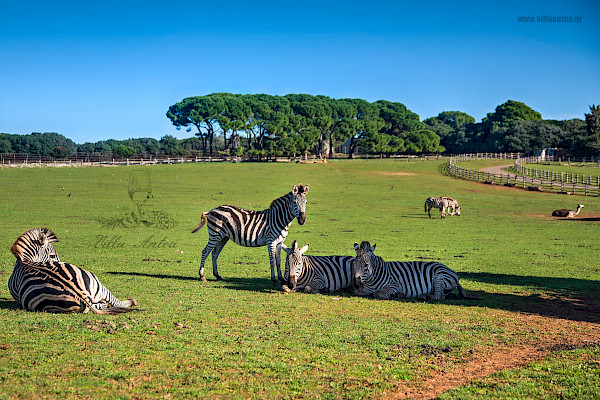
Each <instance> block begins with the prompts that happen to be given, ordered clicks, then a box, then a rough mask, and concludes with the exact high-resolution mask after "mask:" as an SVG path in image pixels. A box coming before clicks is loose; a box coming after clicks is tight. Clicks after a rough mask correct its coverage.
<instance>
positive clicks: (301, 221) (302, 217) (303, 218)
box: [297, 213, 306, 225]
mask: <svg viewBox="0 0 600 400" xmlns="http://www.w3.org/2000/svg"><path fill="white" fill-rule="evenodd" d="M297 219H298V223H299V224H300V225H304V223H305V222H306V214H304V213H300V215H299V216H298V218H297Z"/></svg>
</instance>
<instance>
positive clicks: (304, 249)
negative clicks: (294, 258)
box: [299, 244, 309, 254]
mask: <svg viewBox="0 0 600 400" xmlns="http://www.w3.org/2000/svg"><path fill="white" fill-rule="evenodd" d="M308 246H309V245H308V244H307V245H306V246H304V247H303V248H301V249H300V250H299V252H300V254H304V253H305V252H306V250H308Z"/></svg>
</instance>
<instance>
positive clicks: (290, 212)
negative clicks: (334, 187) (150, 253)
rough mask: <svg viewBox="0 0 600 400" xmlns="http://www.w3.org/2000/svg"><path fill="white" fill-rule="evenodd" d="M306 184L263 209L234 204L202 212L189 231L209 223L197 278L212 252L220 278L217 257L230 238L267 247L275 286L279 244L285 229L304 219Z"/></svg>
mask: <svg viewBox="0 0 600 400" xmlns="http://www.w3.org/2000/svg"><path fill="white" fill-rule="evenodd" d="M307 193H308V185H306V186H303V185H301V184H300V185H297V186H294V187H293V188H292V191H291V192H289V193H288V194H286V195H284V196H281V197H279V198H277V199H275V200H273V202H272V203H271V206H270V207H269V208H268V209H266V210H262V211H251V210H245V209H243V208H239V207H235V206H228V205H224V206H219V207H217V208H213V209H212V210H210V211H208V212H203V213H202V218H201V220H200V223H199V224H198V226H196V228H195V229H194V230H193V231H192V233H194V232H197V231H199V230H200V229H201V228H202V227H203V226H204V224H208V243H207V245H206V247H204V250H202V261H200V271H199V274H200V279H201V280H202V281H206V278H205V277H204V262H205V261H206V258H207V257H208V255H209V254H210V252H212V264H213V275H214V276H215V277H216V278H217V280H222V279H223V278H221V276H220V275H219V270H218V268H217V259H218V258H219V254H220V253H221V250H223V247H224V246H225V244H226V243H227V241H228V240H229V239H231V240H233V241H234V242H235V243H237V244H239V245H240V246H245V247H259V246H268V249H267V250H268V251H269V262H270V265H271V281H273V284H274V285H275V284H276V282H277V280H276V279H275V267H277V277H278V278H279V280H280V281H281V282H284V281H283V278H282V276H281V244H282V243H283V241H284V240H285V238H286V237H287V235H288V230H289V229H290V226H291V225H292V222H294V218H296V219H298V223H299V224H300V225H304V222H306V214H305V212H306V197H305V195H306V194H307Z"/></svg>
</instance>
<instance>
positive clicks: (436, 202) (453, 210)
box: [425, 196, 460, 218]
mask: <svg viewBox="0 0 600 400" xmlns="http://www.w3.org/2000/svg"><path fill="white" fill-rule="evenodd" d="M432 208H439V209H440V212H441V214H442V216H441V217H442V218H446V210H448V211H449V214H450V215H460V205H459V204H458V201H456V200H455V199H453V198H452V197H446V196H442V197H429V198H428V199H427V200H425V212H426V213H427V214H429V218H431V209H432Z"/></svg>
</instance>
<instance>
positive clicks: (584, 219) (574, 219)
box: [560, 217, 600, 222]
mask: <svg viewBox="0 0 600 400" xmlns="http://www.w3.org/2000/svg"><path fill="white" fill-rule="evenodd" d="M560 220H561V221H580V222H600V217H588V218H561V219H560Z"/></svg>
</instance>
